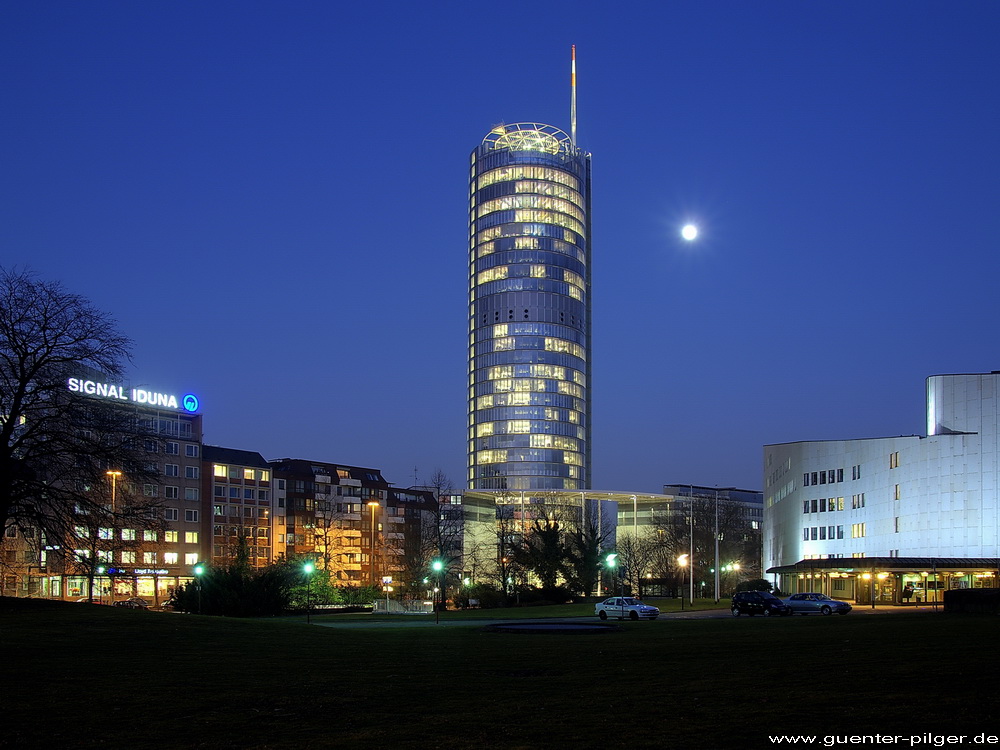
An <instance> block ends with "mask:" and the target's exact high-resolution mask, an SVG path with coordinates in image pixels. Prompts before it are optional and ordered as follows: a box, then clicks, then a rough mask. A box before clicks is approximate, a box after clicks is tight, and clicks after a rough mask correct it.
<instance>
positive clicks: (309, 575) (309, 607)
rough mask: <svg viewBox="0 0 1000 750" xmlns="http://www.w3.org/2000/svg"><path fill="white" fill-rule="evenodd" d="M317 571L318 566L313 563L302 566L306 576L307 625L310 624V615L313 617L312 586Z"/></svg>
mask: <svg viewBox="0 0 1000 750" xmlns="http://www.w3.org/2000/svg"><path fill="white" fill-rule="evenodd" d="M314 570H316V566H315V565H313V564H312V563H311V562H307V563H306V564H305V565H303V566H302V572H303V573H305V576H306V625H308V624H310V615H312V599H311V598H310V584H311V583H312V574H313V571H314Z"/></svg>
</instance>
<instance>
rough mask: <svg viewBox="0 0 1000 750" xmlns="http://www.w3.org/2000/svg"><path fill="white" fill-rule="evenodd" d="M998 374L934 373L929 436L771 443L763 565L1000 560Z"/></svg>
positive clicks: (929, 388) (766, 475) (766, 473)
mask: <svg viewBox="0 0 1000 750" xmlns="http://www.w3.org/2000/svg"><path fill="white" fill-rule="evenodd" d="M998 390H1000V373H995V372H994V373H987V374H973V375H937V376H933V377H930V378H928V379H927V424H928V427H927V432H928V434H927V436H926V437H922V436H910V437H894V438H874V439H860V440H832V441H818V442H800V443H785V444H780V445H767V446H764V485H765V490H764V507H765V510H764V550H763V557H764V569H765V570H767V569H768V568H775V567H779V566H787V565H792V564H794V563H797V562H799V561H803V560H816V559H829V558H841V557H843V558H859V557H869V558H870V557H879V558H887V557H896V558H898V557H904V558H927V559H928V560H933V559H935V558H1000V514H998V512H997V497H998V487H1000V474H998V472H1000V463H998V447H1000V446H998V432H1000V402H998V400H997V394H998Z"/></svg>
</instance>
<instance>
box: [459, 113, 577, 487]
mask: <svg viewBox="0 0 1000 750" xmlns="http://www.w3.org/2000/svg"><path fill="white" fill-rule="evenodd" d="M469 248H470V251H469V477H468V479H469V488H470V489H482V490H533V489H539V490H543V489H569V490H572V489H585V488H589V487H590V451H591V442H590V413H591V408H590V403H591V399H590V370H591V363H590V354H589V346H590V268H591V263H590V258H591V249H590V155H589V154H587V153H585V152H583V151H581V150H580V149H578V148H577V147H576V146H575V145H574V144H573V143H572V141H571V140H570V138H569V136H568V135H566V133H564V132H563V131H561V130H558V129H557V128H553V127H551V126H549V125H541V124H538V123H518V124H514V125H501V126H498V127H496V128H494V129H493V130H492V131H491V132H490V133H489V135H487V136H486V138H484V139H483V142H482V144H481V145H480V146H479V147H478V148H476V150H475V151H473V152H472V160H471V167H470V178H469Z"/></svg>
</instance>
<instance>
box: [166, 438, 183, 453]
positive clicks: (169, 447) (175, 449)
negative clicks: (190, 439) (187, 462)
mask: <svg viewBox="0 0 1000 750" xmlns="http://www.w3.org/2000/svg"><path fill="white" fill-rule="evenodd" d="M163 452H164V453H168V454H170V455H171V456H176V455H177V454H178V453H180V445H179V444H178V443H173V442H170V441H169V440H168V441H167V444H166V448H165V449H164V451H163Z"/></svg>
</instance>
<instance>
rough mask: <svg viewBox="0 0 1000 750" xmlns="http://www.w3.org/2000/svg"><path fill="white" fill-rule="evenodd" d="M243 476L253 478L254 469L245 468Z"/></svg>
mask: <svg viewBox="0 0 1000 750" xmlns="http://www.w3.org/2000/svg"><path fill="white" fill-rule="evenodd" d="M243 478H244V479H251V480H252V479H253V469H244V470H243Z"/></svg>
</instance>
